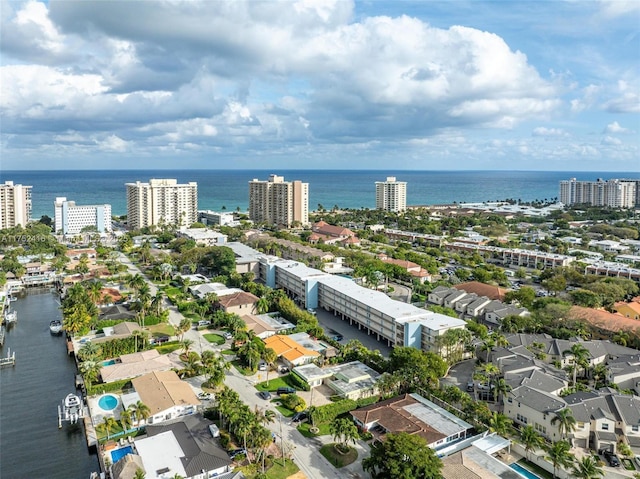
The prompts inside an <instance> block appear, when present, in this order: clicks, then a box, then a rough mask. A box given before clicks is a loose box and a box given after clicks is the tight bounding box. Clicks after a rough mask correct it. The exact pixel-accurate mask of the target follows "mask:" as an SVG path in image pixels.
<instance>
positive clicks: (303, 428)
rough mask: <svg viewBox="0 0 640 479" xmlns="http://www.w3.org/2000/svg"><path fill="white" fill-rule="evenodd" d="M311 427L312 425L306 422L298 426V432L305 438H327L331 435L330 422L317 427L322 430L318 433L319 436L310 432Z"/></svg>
mask: <svg viewBox="0 0 640 479" xmlns="http://www.w3.org/2000/svg"><path fill="white" fill-rule="evenodd" d="M310 427H311V424H310V423H308V422H305V423H302V424H300V425H299V426H298V431H300V434H302V435H303V436H304V437H318V436H327V435H329V434H331V431H329V423H328V422H327V423H323V424H317V425H316V427H317V428H318V429H319V430H320V431H318V434H314V433H312V432H311V431H309V428H310Z"/></svg>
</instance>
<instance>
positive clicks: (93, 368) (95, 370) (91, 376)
mask: <svg viewBox="0 0 640 479" xmlns="http://www.w3.org/2000/svg"><path fill="white" fill-rule="evenodd" d="M101 368H102V364H100V362H99V361H96V360H95V359H89V360H86V361H82V362H81V363H80V364H79V365H78V369H80V372H81V373H82V377H83V378H84V381H85V383H86V384H87V388H90V387H91V385H92V384H94V383H95V382H96V381H97V380H98V375H99V374H100V369H101Z"/></svg>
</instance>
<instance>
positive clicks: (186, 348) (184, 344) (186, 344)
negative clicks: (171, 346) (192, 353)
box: [180, 339, 193, 356]
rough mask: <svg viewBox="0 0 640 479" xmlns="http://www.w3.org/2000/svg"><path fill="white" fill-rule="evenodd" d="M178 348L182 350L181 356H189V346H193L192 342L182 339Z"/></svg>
mask: <svg viewBox="0 0 640 479" xmlns="http://www.w3.org/2000/svg"><path fill="white" fill-rule="evenodd" d="M180 346H182V349H184V352H183V353H182V354H184V355H185V356H186V355H188V354H189V350H190V349H191V346H193V341H192V340H191V339H183V340H182V341H180Z"/></svg>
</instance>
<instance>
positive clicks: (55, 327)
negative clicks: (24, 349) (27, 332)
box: [49, 319, 62, 334]
mask: <svg viewBox="0 0 640 479" xmlns="http://www.w3.org/2000/svg"><path fill="white" fill-rule="evenodd" d="M49 331H51V334H60V333H61V332H62V321H60V320H59V319H54V320H53V321H51V322H50V323H49Z"/></svg>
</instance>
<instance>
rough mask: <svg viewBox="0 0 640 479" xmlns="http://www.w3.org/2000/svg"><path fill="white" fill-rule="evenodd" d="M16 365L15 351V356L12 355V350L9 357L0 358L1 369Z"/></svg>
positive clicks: (14, 353)
mask: <svg viewBox="0 0 640 479" xmlns="http://www.w3.org/2000/svg"><path fill="white" fill-rule="evenodd" d="M15 365H16V352H15V351H14V352H13V354H11V350H9V352H8V353H7V357H6V358H0V367H5V366H15Z"/></svg>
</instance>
